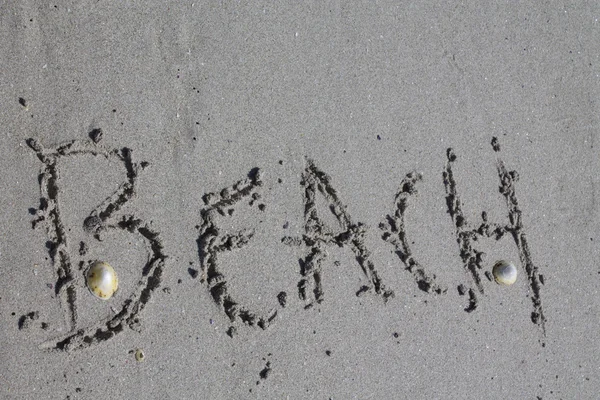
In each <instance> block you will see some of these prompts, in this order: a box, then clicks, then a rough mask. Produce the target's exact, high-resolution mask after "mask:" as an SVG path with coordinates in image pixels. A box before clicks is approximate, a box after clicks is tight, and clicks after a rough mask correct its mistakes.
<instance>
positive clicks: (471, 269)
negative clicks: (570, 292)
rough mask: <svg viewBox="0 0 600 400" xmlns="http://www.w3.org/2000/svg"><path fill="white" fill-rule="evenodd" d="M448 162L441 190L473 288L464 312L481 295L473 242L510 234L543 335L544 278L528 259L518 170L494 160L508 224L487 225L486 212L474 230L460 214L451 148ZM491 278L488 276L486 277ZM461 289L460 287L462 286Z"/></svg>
mask: <svg viewBox="0 0 600 400" xmlns="http://www.w3.org/2000/svg"><path fill="white" fill-rule="evenodd" d="M491 145H492V148H493V150H494V152H495V153H496V154H498V153H499V152H500V144H499V142H498V139H497V138H496V137H493V138H492V141H491ZM446 156H447V159H448V161H447V163H446V168H445V169H444V172H443V179H444V187H445V188H446V204H447V206H448V213H449V214H450V217H451V218H452V221H453V222H454V226H455V227H456V240H457V242H458V245H459V248H460V257H461V259H462V261H463V264H464V268H465V270H466V271H467V272H468V273H469V274H470V275H471V277H472V280H473V284H474V286H475V288H473V287H471V288H469V289H468V293H469V305H468V306H467V307H466V308H465V311H467V312H472V311H474V310H475V309H476V308H477V306H478V300H477V293H480V294H483V293H484V288H483V284H482V279H481V276H480V274H479V271H480V270H481V269H482V268H483V255H484V254H483V252H480V251H478V250H477V249H475V248H474V247H473V242H476V241H477V239H478V238H479V237H487V238H493V239H495V240H500V239H502V238H503V237H504V235H506V234H510V236H511V237H512V238H513V240H514V242H515V244H516V246H517V249H518V252H519V258H520V261H521V265H522V266H523V269H524V270H525V272H526V274H527V279H528V283H529V288H530V290H531V292H532V296H531V301H532V303H533V311H532V312H531V321H532V322H533V323H534V324H536V325H537V326H538V327H539V328H540V329H541V330H542V333H543V335H544V336H545V334H546V328H545V323H546V318H545V316H544V311H543V308H542V300H541V294H540V292H541V285H542V284H543V276H542V275H541V274H540V273H539V269H538V267H537V266H536V265H535V264H534V263H533V261H532V259H531V252H530V250H529V245H528V242H527V237H526V235H525V232H524V228H523V222H522V219H521V215H522V212H521V210H520V208H519V202H518V200H517V195H516V191H515V183H516V182H517V181H518V179H519V174H518V173H517V171H509V170H507V169H506V166H505V165H504V162H502V160H501V159H500V157H499V156H497V157H496V169H497V172H498V177H499V179H500V186H499V187H498V189H499V192H500V194H502V196H503V197H504V198H505V200H506V205H507V208H508V223H506V224H499V223H490V222H489V221H488V217H487V213H486V212H485V211H484V212H482V213H481V219H482V223H481V224H480V225H479V226H477V227H474V226H473V225H470V224H469V223H468V221H467V220H466V217H465V216H464V213H463V211H462V202H461V201H460V197H459V195H458V192H457V189H456V180H455V179H454V174H453V171H452V164H453V163H454V162H455V161H456V159H457V157H456V155H455V153H454V150H452V148H449V149H448V150H447V152H446ZM488 279H490V277H488ZM461 286H462V285H461ZM465 289H466V288H465V287H462V288H460V287H459V292H464V291H465Z"/></svg>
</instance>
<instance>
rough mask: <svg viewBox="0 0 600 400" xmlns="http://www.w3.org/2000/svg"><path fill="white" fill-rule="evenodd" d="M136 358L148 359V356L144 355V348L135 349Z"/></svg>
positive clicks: (138, 359)
mask: <svg viewBox="0 0 600 400" xmlns="http://www.w3.org/2000/svg"><path fill="white" fill-rule="evenodd" d="M135 359H136V360H137V361H139V362H142V361H144V360H145V359H146V356H145V355H144V351H143V350H142V349H137V350H136V351H135Z"/></svg>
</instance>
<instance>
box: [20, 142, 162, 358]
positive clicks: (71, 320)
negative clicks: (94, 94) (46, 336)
mask: <svg viewBox="0 0 600 400" xmlns="http://www.w3.org/2000/svg"><path fill="white" fill-rule="evenodd" d="M27 144H28V146H29V147H30V148H31V149H32V150H33V151H35V153H36V155H37V157H38V159H39V160H40V161H41V162H42V164H43V165H42V168H41V171H40V175H39V184H40V192H41V197H40V205H39V208H38V209H37V212H36V218H35V219H34V221H33V222H32V227H33V228H36V227H37V226H38V225H43V226H44V227H45V229H46V233H47V236H48V243H47V247H48V249H49V253H50V257H51V260H52V263H53V266H54V269H55V272H56V284H55V285H54V288H55V293H56V295H57V297H58V298H59V301H60V303H61V308H62V309H63V311H64V313H65V319H66V324H67V327H68V333H67V334H64V335H62V336H61V337H58V338H54V339H51V340H48V341H46V342H44V343H42V344H41V345H40V348H41V349H48V350H62V351H72V350H77V349H83V348H87V347H90V346H92V345H95V344H97V343H100V342H103V341H106V340H109V339H110V338H112V337H114V336H115V335H117V334H119V333H121V332H123V331H124V330H125V328H126V327H130V328H131V329H135V330H137V329H139V325H140V318H139V314H140V312H141V311H142V309H143V308H144V306H145V305H146V303H148V301H149V300H150V297H151V295H152V293H153V291H154V290H155V289H156V288H158V287H159V286H160V282H161V275H162V273H163V268H164V261H165V258H166V255H165V254H164V253H163V250H162V249H163V246H162V242H161V240H160V238H159V234H158V233H157V232H155V231H154V230H153V229H152V228H151V227H150V226H148V225H147V224H145V223H144V222H143V221H142V220H140V219H137V218H135V216H133V215H122V216H121V217H120V218H119V217H117V216H116V213H117V212H118V211H119V210H121V208H122V207H123V206H125V205H126V204H127V202H128V201H130V200H131V198H132V197H133V196H134V195H135V193H136V182H137V177H138V173H139V171H140V170H142V169H144V168H145V167H146V166H147V165H148V163H147V162H141V163H134V162H133V161H132V151H131V150H130V149H128V148H123V149H120V150H118V149H114V150H109V149H106V148H104V147H103V146H102V145H99V144H97V141H95V140H94V141H78V140H73V141H71V142H68V143H66V144H63V145H59V146H57V147H54V148H47V147H44V146H43V145H42V144H41V143H40V142H39V141H37V140H35V139H28V140H27ZM80 155H93V156H95V157H104V158H106V159H111V160H117V161H120V162H121V163H122V165H123V166H124V168H125V170H126V172H127V179H126V181H125V182H123V183H122V184H121V185H120V186H119V188H118V189H117V190H116V191H115V192H114V193H113V194H112V195H111V196H109V197H108V198H107V199H106V200H104V201H103V202H102V203H101V204H99V205H98V206H97V207H95V208H94V210H92V212H91V213H90V215H89V216H88V217H87V218H86V219H85V221H84V222H83V228H84V230H85V231H86V232H87V233H89V234H90V235H92V236H93V238H95V239H96V240H99V241H101V240H102V237H103V236H104V235H108V234H110V231H111V230H115V229H116V230H122V231H126V232H129V233H131V234H137V235H140V236H141V237H142V238H143V240H144V242H145V243H146V245H147V253H148V260H147V262H146V264H145V265H144V266H143V267H142V268H141V274H140V275H141V276H140V279H139V281H138V283H137V286H136V287H135V289H134V290H133V291H132V294H131V295H130V296H129V297H128V298H127V299H126V300H124V301H123V303H122V305H121V308H120V309H114V310H113V311H114V315H109V316H107V317H105V318H103V319H101V320H99V321H98V322H96V323H94V324H92V325H90V326H86V327H80V326H79V324H78V315H77V294H78V291H80V290H82V289H83V290H87V288H85V283H84V278H83V275H82V274H81V271H80V269H81V267H82V266H83V264H81V265H80V268H79V269H76V268H74V265H73V262H72V260H71V252H76V251H77V252H79V254H80V255H84V254H85V253H86V251H87V245H86V244H85V243H84V242H81V243H80V244H79V245H78V246H77V247H78V249H75V248H74V247H73V246H72V245H71V243H70V241H69V238H68V233H67V232H68V229H67V228H66V227H65V225H64V223H63V221H62V218H61V217H62V214H61V213H62V210H61V203H60V168H59V165H60V160H61V159H62V158H65V157H77V156H80Z"/></svg>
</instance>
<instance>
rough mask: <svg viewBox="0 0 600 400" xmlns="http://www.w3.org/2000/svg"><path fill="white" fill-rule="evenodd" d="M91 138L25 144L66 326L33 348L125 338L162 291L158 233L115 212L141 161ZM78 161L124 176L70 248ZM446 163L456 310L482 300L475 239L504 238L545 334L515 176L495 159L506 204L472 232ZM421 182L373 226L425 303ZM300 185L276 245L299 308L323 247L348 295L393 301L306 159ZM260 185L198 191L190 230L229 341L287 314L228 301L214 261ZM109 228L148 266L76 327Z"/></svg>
mask: <svg viewBox="0 0 600 400" xmlns="http://www.w3.org/2000/svg"><path fill="white" fill-rule="evenodd" d="M98 132H101V131H100V130H96V131H94V134H93V135H90V137H91V138H92V140H90V141H81V142H80V141H73V142H70V143H67V144H65V145H61V146H58V147H56V148H51V149H49V148H45V147H43V146H42V145H41V144H40V143H39V142H38V141H36V140H33V139H30V140H28V145H29V146H30V147H31V148H32V149H33V150H34V151H35V153H36V154H37V156H38V158H39V160H40V161H41V162H42V169H41V174H40V179H39V182H40V188H41V199H40V206H39V208H38V209H37V210H36V218H35V220H34V221H33V227H36V226H38V225H43V226H44V227H45V229H46V232H47V235H48V245H47V247H48V249H49V253H50V256H51V260H52V263H53V265H54V270H55V273H56V284H55V285H54V287H55V292H56V295H57V297H58V298H59V301H60V302H61V305H62V308H63V310H64V312H65V319H66V321H67V326H68V333H67V334H65V335H62V336H61V337H59V338H56V339H53V340H50V341H48V342H46V343H44V344H42V346H41V347H42V348H47V349H56V350H67V351H69V350H75V349H81V348H86V347H89V346H92V345H95V344H97V343H100V342H102V341H105V340H108V339H110V338H112V337H114V336H115V335H116V334H118V333H121V332H123V331H125V328H126V327H129V328H131V329H134V330H137V329H139V325H140V316H139V314H140V312H141V311H142V309H143V308H144V306H145V304H146V303H147V302H148V301H149V299H150V297H151V295H152V293H153V292H154V291H155V290H156V289H157V288H158V287H160V284H161V276H162V274H163V270H164V265H165V259H166V258H167V255H166V254H167V253H166V252H165V251H164V249H163V245H162V242H161V240H160V235H159V234H158V232H157V231H155V230H153V229H152V228H151V227H150V226H149V225H148V224H146V223H145V222H144V221H142V220H141V219H138V218H137V217H135V216H134V215H130V214H126V213H122V212H121V210H122V209H123V208H124V207H125V206H126V205H127V203H128V202H129V201H130V200H131V199H132V197H133V196H134V194H135V193H136V182H137V177H138V173H140V172H141V171H143V170H144V168H145V167H146V166H147V165H148V163H145V162H141V163H135V162H133V161H132V151H131V150H129V149H127V148H124V149H120V150H108V149H105V148H104V147H102V146H101V145H100V144H98V142H100V140H101V138H102V137H101V134H98ZM491 144H492V148H493V150H494V152H495V153H499V152H500V145H499V144H498V140H497V139H496V138H493V140H492V143H491ZM83 155H87V156H90V155H92V156H94V157H104V158H106V159H109V160H114V161H117V164H118V165H121V166H122V167H123V168H124V170H125V172H126V180H125V181H124V182H122V183H121V185H120V186H119V187H118V189H117V190H116V191H115V192H114V193H113V194H112V195H111V196H109V197H108V198H107V199H106V200H104V201H102V202H101V204H98V205H97V206H96V207H95V208H94V209H93V210H91V212H90V213H89V216H87V217H86V218H85V220H84V221H82V225H83V229H84V231H85V232H87V234H88V238H89V241H88V242H85V241H81V242H80V243H79V245H78V246H72V245H71V243H70V239H69V232H70V229H67V228H66V227H65V224H64V222H63V219H64V218H63V213H64V212H65V211H64V210H63V209H62V208H61V202H60V199H61V190H60V185H61V178H60V160H61V159H63V158H65V157H77V156H83ZM446 156H447V162H446V166H445V168H444V170H443V174H442V181H443V184H444V187H445V192H446V204H447V208H448V209H447V211H448V214H449V215H450V217H451V220H452V222H453V224H454V227H455V233H456V239H457V243H458V246H459V252H460V257H461V259H462V262H463V266H464V269H465V271H466V272H467V275H468V276H470V277H471V281H472V282H471V283H470V284H461V285H459V287H458V292H459V295H461V296H463V295H467V294H468V304H467V305H466V306H465V311H467V312H469V313H470V312H473V311H475V310H476V309H477V308H478V307H479V301H480V297H481V296H482V295H484V280H483V279H482V277H481V271H482V270H483V267H484V266H483V261H482V260H483V252H482V251H480V250H478V249H477V248H476V246H475V244H476V243H477V239H478V238H492V239H495V240H496V241H498V240H500V239H502V238H503V237H505V236H510V237H512V239H513V240H514V243H515V245H516V247H517V249H518V253H519V257H520V261H521V265H522V266H523V268H524V270H525V273H526V276H527V280H528V284H529V287H530V289H531V292H532V296H531V299H532V302H533V311H532V314H531V320H532V321H533V323H534V324H536V325H537V326H539V327H540V330H541V331H542V334H544V335H545V317H544V312H543V309H542V302H541V296H540V291H541V285H542V284H543V276H542V275H541V274H539V271H538V268H537V267H536V266H535V265H534V264H533V262H532V260H531V253H530V251H529V247H528V243H527V238H526V235H525V232H524V229H523V222H522V212H521V210H520V209H519V206H518V201H517V197H516V191H515V183H516V182H517V180H518V174H517V173H516V172H515V171H509V170H507V169H506V167H505V166H504V164H503V162H502V161H501V160H500V159H499V158H498V159H497V172H498V177H499V179H500V185H499V192H500V194H501V195H502V196H503V197H504V198H505V200H506V204H507V208H508V221H507V222H506V223H493V222H490V221H489V220H488V216H487V213H486V212H483V213H482V214H481V220H482V222H481V224H479V225H472V224H470V223H469V222H468V221H467V219H466V217H465V215H464V213H463V210H462V202H461V200H460V197H459V195H458V190H457V185H456V181H455V179H454V174H453V169H452V167H453V164H454V163H455V162H456V161H457V156H456V155H455V153H454V151H453V150H452V149H451V148H450V149H448V150H447V153H446ZM421 180H422V176H421V175H420V174H418V173H416V172H412V173H409V174H407V175H406V176H405V177H404V179H402V180H401V182H399V189H398V191H397V192H396V195H395V200H394V205H393V211H392V213H391V214H389V215H387V216H386V218H385V220H384V221H382V222H381V223H380V224H379V229H380V232H381V239H382V240H383V241H385V242H386V243H388V244H389V245H391V246H392V247H393V250H394V253H395V254H396V255H397V256H398V259H399V260H400V262H401V263H402V264H403V266H404V269H405V270H406V271H407V272H408V273H409V274H410V275H411V276H412V280H413V281H414V283H415V284H416V286H417V287H418V288H419V289H420V290H422V291H424V292H426V293H429V294H431V295H434V296H437V295H444V294H446V293H447V288H446V287H445V286H444V285H443V284H442V283H440V282H438V279H437V277H436V275H435V274H434V273H432V272H431V271H430V270H428V268H426V267H425V266H424V265H422V264H421V263H420V262H419V261H418V260H417V257H416V256H415V255H414V254H413V251H412V250H411V247H410V241H409V239H408V232H407V230H406V227H405V215H406V212H407V210H408V206H409V203H410V200H411V198H413V197H414V195H415V194H416V193H417V186H418V184H419V182H420V181H421ZM300 185H301V188H302V190H303V194H304V196H303V197H304V200H303V202H304V204H303V209H304V226H303V228H304V229H303V230H304V232H303V234H302V235H301V236H300V237H291V236H285V237H283V238H281V242H282V243H284V244H286V245H289V246H296V247H300V248H302V249H303V252H304V255H303V256H302V257H301V258H300V259H299V260H298V264H299V267H300V268H299V279H298V284H297V295H298V297H297V298H298V299H299V300H300V301H302V302H304V308H305V309H310V308H312V307H314V306H315V305H318V304H320V303H321V302H323V301H324V290H323V284H322V282H323V279H326V275H327V274H326V271H325V270H326V265H327V257H328V248H331V247H336V248H343V249H348V250H349V251H350V252H351V253H352V254H353V256H354V260H356V268H358V269H359V270H360V271H361V272H362V276H363V278H364V283H363V284H361V285H359V287H357V289H356V291H355V294H356V296H362V295H364V294H366V293H369V292H371V293H373V294H374V295H376V296H378V297H380V298H381V299H382V300H383V302H384V303H386V302H388V301H389V300H390V299H392V298H393V297H394V292H393V290H391V289H390V288H389V287H387V286H386V284H384V282H383V280H382V278H381V276H380V274H379V273H378V272H377V268H376V265H375V263H374V262H373V260H372V257H371V251H370V250H369V249H368V247H367V245H366V240H365V236H366V232H367V226H366V225H365V224H363V223H361V222H356V221H354V220H353V219H352V217H351V216H350V214H349V213H348V211H347V208H346V206H345V205H344V204H343V203H342V201H341V198H340V195H339V194H338V192H337V191H336V189H335V188H334V185H333V182H332V180H331V178H330V177H329V176H328V175H327V174H325V173H324V172H323V171H322V170H320V169H319V168H318V167H317V165H316V164H315V163H314V162H313V161H312V160H307V162H306V167H305V169H304V171H303V173H302V179H301V182H300ZM262 186H263V180H262V176H261V171H260V170H259V169H258V168H255V169H253V170H251V171H250V172H249V173H248V176H247V177H246V178H244V179H242V180H240V181H238V182H235V183H234V184H232V185H231V186H228V187H225V188H222V189H221V190H219V191H218V192H209V193H206V194H205V195H204V196H203V202H204V206H203V208H201V210H200V217H199V221H198V224H197V225H196V229H197V230H198V236H197V239H196V242H197V248H198V257H199V260H200V265H201V271H200V273H198V271H196V270H193V269H189V271H188V272H189V273H190V275H191V276H192V278H196V277H198V276H200V277H201V281H202V283H203V287H205V288H206V289H207V290H208V292H209V293H210V295H211V297H212V299H213V300H214V302H215V304H216V305H217V307H219V309H220V310H221V311H222V312H223V313H224V314H225V315H226V316H227V317H228V318H229V320H230V321H231V324H232V325H231V326H230V327H229V329H228V330H227V334H228V335H229V336H231V337H233V336H234V335H235V333H236V332H237V328H236V325H239V324H242V325H246V326H251V327H259V328H261V329H267V328H268V327H269V325H270V324H272V323H273V322H274V320H275V319H276V318H277V313H278V311H279V310H281V309H282V308H284V307H286V304H287V303H288V302H289V300H290V299H289V296H288V294H287V293H286V292H284V291H280V292H279V293H278V294H277V295H276V296H274V297H275V298H274V299H273V304H274V307H273V308H272V309H271V311H270V312H268V313H267V314H266V315H258V313H256V312H254V311H252V310H251V309H250V307H247V306H246V305H244V304H243V302H242V301H240V300H239V299H237V298H236V297H235V296H234V295H233V294H232V291H231V290H230V287H229V283H228V280H227V276H226V274H225V273H224V268H223V265H222V261H221V260H222V257H221V256H222V255H223V254H224V253H226V252H231V251H235V250H240V249H243V248H244V247H245V246H246V245H247V244H248V243H249V242H250V241H251V240H253V237H254V234H255V232H254V229H252V228H251V227H248V228H246V229H242V230H240V231H238V232H235V233H228V232H226V231H225V230H224V229H222V228H221V227H222V226H224V225H223V224H225V223H226V220H227V219H231V218H234V210H235V208H236V206H238V205H239V204H241V203H242V202H244V203H246V202H247V203H248V204H249V205H250V207H251V209H256V210H257V212H263V211H264V210H265V207H266V206H265V204H264V203H263V202H262V201H261V200H262V196H261V188H262ZM317 196H321V197H322V199H323V200H324V201H325V202H326V204H327V205H328V209H329V212H330V213H331V214H332V216H333V217H334V220H335V224H336V225H337V226H336V227H331V226H329V225H328V224H327V223H326V222H325V220H324V219H323V217H324V216H323V215H320V214H319V212H317V203H318V201H317ZM117 215H119V216H117ZM114 231H119V232H125V233H127V234H131V235H137V236H139V237H141V238H142V239H143V241H144V242H145V243H146V251H147V260H148V261H147V262H146V263H145V264H143V265H140V266H139V280H138V281H137V286H136V287H135V289H133V290H132V291H131V293H130V295H129V296H128V297H127V298H126V299H125V300H124V301H123V302H122V304H121V305H120V308H119V309H116V310H115V309H113V312H112V313H111V314H109V315H107V316H105V317H104V318H103V319H100V320H98V321H96V322H95V323H92V324H91V325H85V326H80V324H79V321H78V313H77V303H78V293H79V292H80V291H81V290H84V289H85V285H84V283H83V282H84V278H83V276H84V270H85V269H86V267H89V266H90V265H91V263H92V262H93V261H94V260H86V259H85V256H86V254H87V252H88V249H89V246H91V245H92V244H93V243H98V242H100V241H102V240H103V238H104V237H105V236H106V235H110V234H111V232H114ZM75 247H76V248H75ZM74 260H77V261H78V263H77V262H75V261H74ZM483 275H485V276H486V277H487V278H488V279H487V280H488V281H490V282H491V281H492V277H491V272H490V271H485V272H484V274H483Z"/></svg>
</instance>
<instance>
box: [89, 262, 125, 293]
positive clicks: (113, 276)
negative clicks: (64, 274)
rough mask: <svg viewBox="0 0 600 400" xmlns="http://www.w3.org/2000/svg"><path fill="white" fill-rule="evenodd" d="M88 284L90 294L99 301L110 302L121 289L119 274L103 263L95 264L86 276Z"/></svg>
mask: <svg viewBox="0 0 600 400" xmlns="http://www.w3.org/2000/svg"><path fill="white" fill-rule="evenodd" d="M86 283H87V286H88V288H89V289H90V292H92V294H93V295H94V296H96V297H98V298H99V299H102V300H108V299H110V298H111V297H112V295H113V294H115V292H116V291H117V289H118V288H119V279H118V278H117V273H116V272H115V270H114V269H113V267H111V266H110V265H108V263H105V262H103V261H97V262H95V263H94V264H93V265H92V266H91V267H90V269H89V270H88V272H87V274H86Z"/></svg>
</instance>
